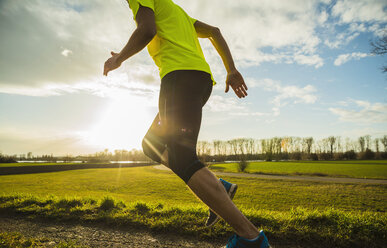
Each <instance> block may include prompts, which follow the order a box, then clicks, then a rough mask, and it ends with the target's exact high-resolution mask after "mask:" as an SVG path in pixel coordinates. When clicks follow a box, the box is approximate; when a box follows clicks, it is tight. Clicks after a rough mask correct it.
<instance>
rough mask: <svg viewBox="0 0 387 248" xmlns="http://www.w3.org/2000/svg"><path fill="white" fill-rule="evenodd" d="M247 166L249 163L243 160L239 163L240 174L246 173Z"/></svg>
mask: <svg viewBox="0 0 387 248" xmlns="http://www.w3.org/2000/svg"><path fill="white" fill-rule="evenodd" d="M247 166H248V163H247V162H246V160H245V159H242V160H241V161H239V163H238V171H239V172H244V171H245V170H246V168H247Z"/></svg>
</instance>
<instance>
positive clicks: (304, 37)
mask: <svg viewBox="0 0 387 248" xmlns="http://www.w3.org/2000/svg"><path fill="white" fill-rule="evenodd" d="M176 2H177V3H178V4H180V5H181V6H182V7H183V8H184V9H186V10H187V12H188V13H189V14H190V15H191V16H193V17H195V18H197V19H199V20H201V21H204V22H206V23H209V24H211V25H214V26H218V27H220V29H221V31H222V33H223V35H224V36H225V38H226V40H227V42H228V43H229V46H230V49H231V51H232V53H233V56H234V58H235V60H236V62H237V64H238V65H243V66H257V65H259V64H260V63H262V62H273V63H283V62H286V63H300V64H306V65H311V66H315V67H319V66H321V62H320V61H316V57H317V56H318V55H317V54H316V51H317V46H318V45H319V43H320V39H319V37H318V34H317V33H316V30H315V29H316V26H317V25H318V23H319V22H321V17H319V14H318V12H319V11H318V8H317V6H318V5H319V4H320V2H321V1H318V0H310V1H303V0H290V1H281V0H274V1H273V0H263V1H256V0H247V1H231V0H226V1H222V0H213V1H205V0H198V1H183V0H177V1H176ZM219 6H222V9H221V10H220V11H213V10H214V9H219ZM207 46H208V47H210V46H211V44H207ZM264 48H274V49H275V50H274V51H273V52H272V53H267V52H263V51H262V49H264ZM211 49H212V48H211ZM276 49H280V50H281V51H280V52H278V50H276ZM204 50H205V51H204V53H205V55H206V57H207V58H208V59H209V60H210V62H212V61H215V59H214V60H212V58H211V57H212V56H215V57H216V56H218V55H217V54H216V53H211V54H208V53H207V49H204ZM296 54H298V55H303V56H308V57H309V56H311V57H312V58H313V60H309V61H308V63H305V59H300V58H299V59H297V60H295V59H294V55H296ZM315 61H316V62H315ZM313 62H315V63H313ZM210 64H212V63H210Z"/></svg>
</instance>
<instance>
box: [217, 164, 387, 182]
mask: <svg viewBox="0 0 387 248" xmlns="http://www.w3.org/2000/svg"><path fill="white" fill-rule="evenodd" d="M211 169H212V170H214V171H222V172H238V166H237V163H227V164H214V165H211ZM245 172H247V173H263V174H284V175H312V176H332V177H354V178H375V179H387V160H353V161H297V162H294V161H290V162H288V161H279V162H251V163H248V166H247V168H246V171H245Z"/></svg>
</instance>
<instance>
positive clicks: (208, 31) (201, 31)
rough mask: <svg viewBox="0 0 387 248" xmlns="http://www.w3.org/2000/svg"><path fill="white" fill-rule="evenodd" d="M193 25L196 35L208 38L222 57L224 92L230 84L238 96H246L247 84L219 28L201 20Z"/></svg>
mask: <svg viewBox="0 0 387 248" xmlns="http://www.w3.org/2000/svg"><path fill="white" fill-rule="evenodd" d="M194 26H195V30H196V33H197V34H198V37H200V38H208V39H210V41H211V43H212V44H213V45H214V47H215V49H216V51H218V53H219V55H220V57H221V58H222V61H223V64H224V66H225V67H226V70H227V79H226V90H225V92H228V90H229V86H231V87H232V88H233V90H234V92H235V94H236V95H237V96H238V97H239V98H241V97H245V96H247V92H246V91H247V86H246V84H245V82H244V80H243V77H242V75H241V74H240V73H239V71H238V70H237V69H236V67H235V64H234V60H233V58H232V55H231V52H230V49H229V47H228V45H227V43H226V40H225V39H224V37H223V35H222V33H221V32H220V29H219V28H217V27H214V26H211V25H208V24H206V23H204V22H201V21H196V22H195V24H194Z"/></svg>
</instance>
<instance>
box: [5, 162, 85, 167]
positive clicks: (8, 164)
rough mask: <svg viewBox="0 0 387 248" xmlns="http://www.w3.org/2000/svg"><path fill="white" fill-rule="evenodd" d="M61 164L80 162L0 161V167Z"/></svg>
mask: <svg viewBox="0 0 387 248" xmlns="http://www.w3.org/2000/svg"><path fill="white" fill-rule="evenodd" d="M61 164H82V163H0V167H14V166H16V167H17V166H38V165H39V166H41V165H61Z"/></svg>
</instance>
